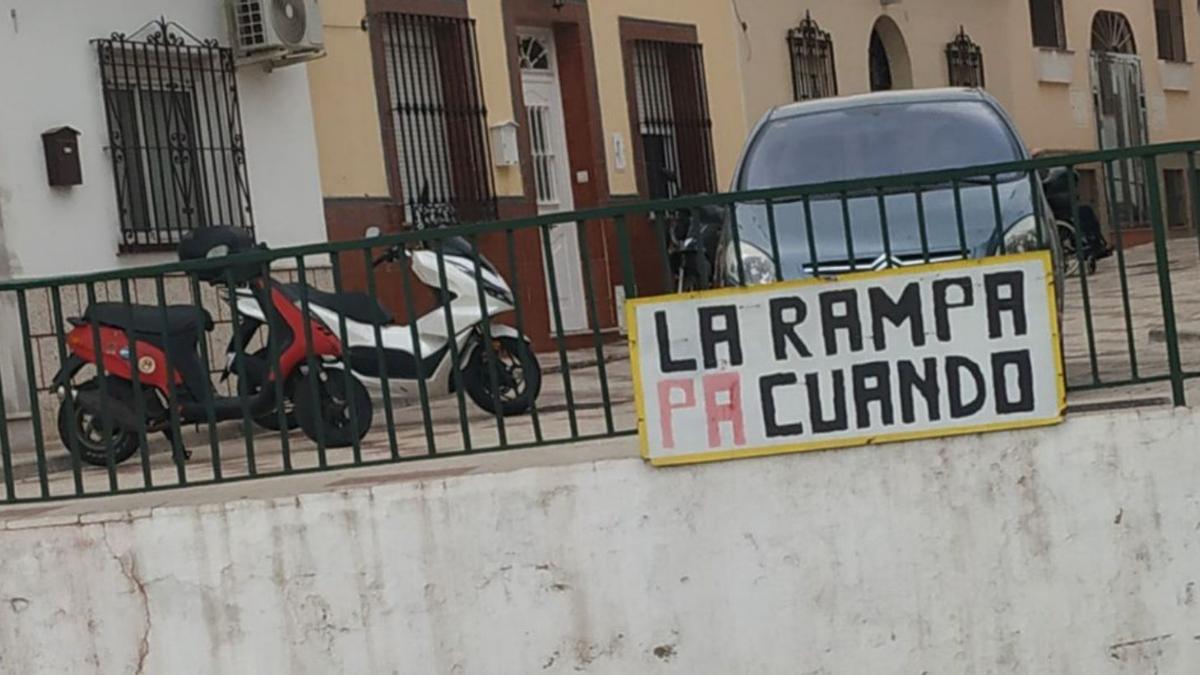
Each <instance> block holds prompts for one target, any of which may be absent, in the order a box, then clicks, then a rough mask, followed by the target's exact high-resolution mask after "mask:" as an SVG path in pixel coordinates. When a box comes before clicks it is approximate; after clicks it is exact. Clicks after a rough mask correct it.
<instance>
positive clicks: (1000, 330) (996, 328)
mask: <svg viewBox="0 0 1200 675" xmlns="http://www.w3.org/2000/svg"><path fill="white" fill-rule="evenodd" d="M983 287H984V288H985V289H986V291H987V314H988V337H990V338H991V339H993V340H995V339H997V338H1000V337H1003V336H1004V322H1003V321H1002V320H1001V318H1000V313H1001V312H1008V313H1010V314H1012V323H1013V335H1024V334H1025V333H1026V332H1028V330H1029V325H1028V324H1029V318H1028V317H1027V316H1026V315H1025V273H1024V272H1021V271H1019V270H1018V271H1015V272H994V273H992V274H989V275H987V276H985V277H984V278H983ZM1001 288H1006V289H1008V292H1006V293H1005V294H1004V296H1003V297H1001V295H1000V289H1001Z"/></svg>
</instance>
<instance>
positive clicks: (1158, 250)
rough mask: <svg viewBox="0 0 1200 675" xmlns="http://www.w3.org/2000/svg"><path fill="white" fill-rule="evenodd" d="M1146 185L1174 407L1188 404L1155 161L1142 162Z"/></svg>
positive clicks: (1152, 159)
mask: <svg viewBox="0 0 1200 675" xmlns="http://www.w3.org/2000/svg"><path fill="white" fill-rule="evenodd" d="M1142 162H1143V168H1144V169H1145V174H1146V183H1147V185H1148V186H1149V198H1150V205H1149V206H1150V223H1151V225H1152V226H1153V227H1154V257H1155V262H1156V263H1157V268H1158V288H1159V293H1160V296H1161V298H1162V311H1163V330H1164V332H1165V333H1166V338H1167V363H1168V365H1169V366H1170V368H1171V398H1172V399H1173V400H1174V402H1175V405H1176V406H1185V405H1187V393H1186V391H1185V389H1184V386H1183V385H1184V383H1183V360H1182V358H1181V357H1180V354H1179V330H1178V327H1177V326H1176V325H1175V296H1174V294H1173V293H1172V290H1171V259H1170V255H1169V253H1168V251H1167V226H1166V223H1164V222H1163V209H1162V189H1161V187H1160V186H1159V183H1158V181H1159V175H1158V159H1157V158H1156V157H1155V156H1154V155H1148V156H1146V157H1144V158H1143V159H1142Z"/></svg>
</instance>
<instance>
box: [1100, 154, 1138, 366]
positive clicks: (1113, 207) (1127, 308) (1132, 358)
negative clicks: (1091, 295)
mask: <svg viewBox="0 0 1200 675" xmlns="http://www.w3.org/2000/svg"><path fill="white" fill-rule="evenodd" d="M1105 169H1106V172H1107V174H1108V180H1106V181H1104V182H1105V186H1106V188H1107V191H1108V209H1109V218H1110V221H1111V222H1112V225H1113V240H1114V242H1115V244H1116V249H1117V273H1118V275H1119V277H1120V279H1121V306H1122V310H1123V311H1124V312H1125V341H1126V343H1127V345H1128V347H1129V373H1130V379H1131V380H1133V381H1134V382H1136V381H1138V380H1139V379H1140V378H1139V377H1138V357H1137V341H1136V340H1135V338H1134V333H1133V306H1132V304H1131V303H1130V300H1129V271H1128V268H1127V267H1126V266H1125V241H1124V239H1125V237H1124V234H1123V233H1122V231H1121V214H1120V213H1119V212H1118V210H1117V186H1116V180H1117V178H1116V174H1114V173H1113V163H1112V161H1107V162H1105Z"/></svg>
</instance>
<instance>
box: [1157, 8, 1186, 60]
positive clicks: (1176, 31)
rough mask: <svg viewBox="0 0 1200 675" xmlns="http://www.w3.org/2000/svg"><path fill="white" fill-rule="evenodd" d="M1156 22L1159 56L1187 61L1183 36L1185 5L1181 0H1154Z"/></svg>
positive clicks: (1165, 58)
mask: <svg viewBox="0 0 1200 675" xmlns="http://www.w3.org/2000/svg"><path fill="white" fill-rule="evenodd" d="M1154 23H1155V28H1156V29H1157V31H1158V58H1160V59H1162V60H1164V61H1186V60H1187V46H1186V45H1185V40H1184V37H1183V5H1182V4H1181V3H1180V0H1154Z"/></svg>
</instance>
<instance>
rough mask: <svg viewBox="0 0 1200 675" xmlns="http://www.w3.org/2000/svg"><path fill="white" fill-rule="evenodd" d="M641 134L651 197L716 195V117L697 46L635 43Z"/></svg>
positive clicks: (648, 41)
mask: <svg viewBox="0 0 1200 675" xmlns="http://www.w3.org/2000/svg"><path fill="white" fill-rule="evenodd" d="M633 49H634V53H633V62H634V73H635V77H636V95H637V111H638V130H639V133H640V134H641V140H642V154H643V157H642V160H643V163H644V164H645V166H644V167H643V169H644V175H645V176H646V182H647V186H648V188H649V192H650V197H651V198H652V199H662V198H666V197H674V196H676V195H678V194H696V193H700V192H713V191H714V190H715V186H716V177H715V169H714V163H713V148H712V118H711V117H710V116H709V109H708V91H707V88H706V85H705V76H704V53H703V51H702V49H701V47H700V45H698V44H687V43H681V42H660V41H657V40H636V41H634V43H633Z"/></svg>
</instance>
